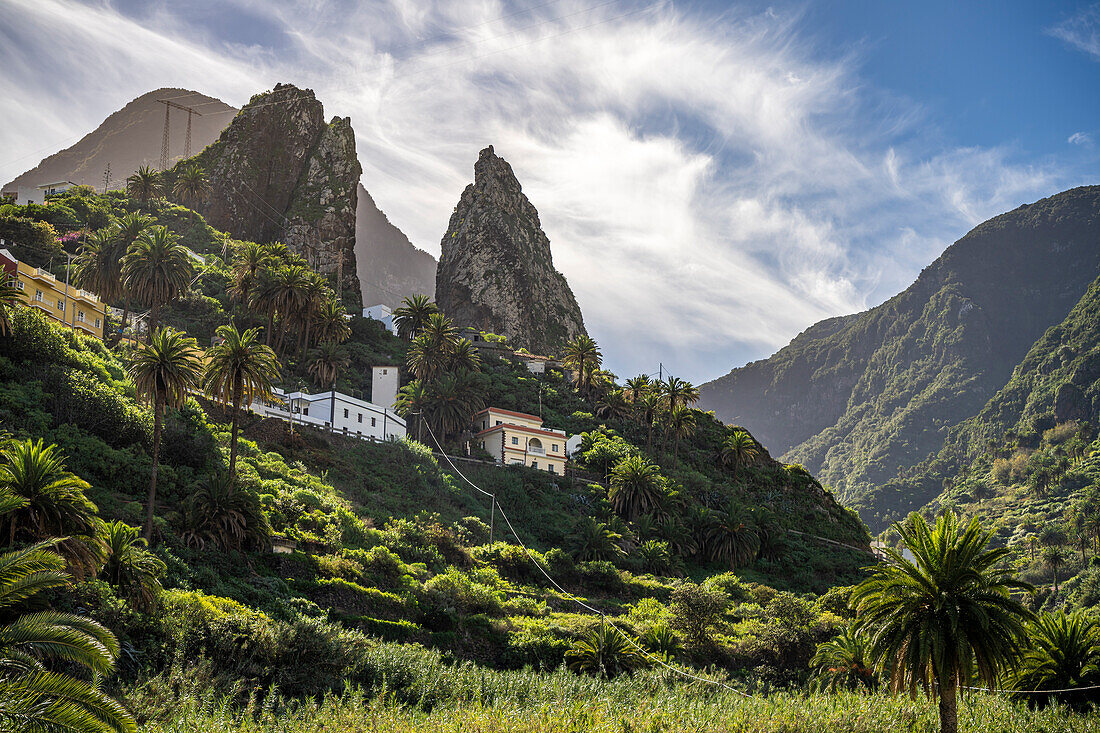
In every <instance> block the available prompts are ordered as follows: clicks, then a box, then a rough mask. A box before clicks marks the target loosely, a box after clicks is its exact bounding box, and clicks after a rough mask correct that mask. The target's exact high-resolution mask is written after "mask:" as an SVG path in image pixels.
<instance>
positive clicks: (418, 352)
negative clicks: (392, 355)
mask: <svg viewBox="0 0 1100 733" xmlns="http://www.w3.org/2000/svg"><path fill="white" fill-rule="evenodd" d="M458 342H459V332H458V328H457V327H456V326H455V325H454V321H452V320H451V319H450V318H447V317H446V316H444V315H443V314H442V313H433V314H431V315H430V316H429V317H428V323H427V325H425V326H424V328H423V329H422V330H421V332H420V334H419V335H418V336H417V337H416V338H415V339H413V343H412V346H411V347H410V348H409V353H408V356H407V361H408V366H409V371H410V372H412V374H413V376H415V377H416V378H417V379H422V380H424V381H428V382H430V381H432V380H433V379H435V378H436V377H437V376H438V375H440V374H442V373H443V372H444V371H446V370H447V368H448V366H449V365H450V362H451V355H452V353H453V352H454V349H455V347H456V346H457V345H458Z"/></svg>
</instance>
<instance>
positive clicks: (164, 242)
mask: <svg viewBox="0 0 1100 733" xmlns="http://www.w3.org/2000/svg"><path fill="white" fill-rule="evenodd" d="M193 269H194V268H193V266H192V264H191V257H190V256H189V255H188V254H187V248H185V247H184V246H183V245H182V244H180V243H179V238H178V237H176V235H175V234H173V233H172V232H170V231H168V229H166V228H165V227H154V228H151V229H147V230H146V231H145V232H143V233H142V234H141V236H140V237H138V238H137V239H136V240H134V243H133V244H132V245H130V250H129V252H127V253H126V257H125V258H124V259H123V260H122V279H123V283H124V284H125V286H126V289H127V290H128V291H129V293H130V295H132V296H133V297H135V298H136V299H137V301H138V302H139V303H141V304H142V305H145V306H147V307H148V308H149V333H150V334H151V333H152V332H153V331H154V330H156V327H157V318H158V314H159V312H160V308H161V306H163V305H165V304H166V303H169V302H171V301H172V300H173V299H175V298H176V297H177V296H179V294H180V293H182V292H184V291H186V290H187V289H188V287H190V283H191V274H192V271H193Z"/></svg>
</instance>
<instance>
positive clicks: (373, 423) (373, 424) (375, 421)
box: [370, 417, 378, 428]
mask: <svg viewBox="0 0 1100 733" xmlns="http://www.w3.org/2000/svg"><path fill="white" fill-rule="evenodd" d="M370 426H371V427H372V428H376V427H378V418H376V417H372V418H371V419H370Z"/></svg>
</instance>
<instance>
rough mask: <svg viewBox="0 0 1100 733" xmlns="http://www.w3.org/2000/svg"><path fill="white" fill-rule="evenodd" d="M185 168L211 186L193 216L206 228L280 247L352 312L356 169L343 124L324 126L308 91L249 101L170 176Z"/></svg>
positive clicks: (347, 125)
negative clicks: (201, 173) (332, 287)
mask: <svg viewBox="0 0 1100 733" xmlns="http://www.w3.org/2000/svg"><path fill="white" fill-rule="evenodd" d="M191 163H196V164H198V165H199V166H200V167H202V168H203V169H204V170H205V171H206V175H207V179H208V180H209V183H210V194H209V195H208V196H207V197H206V199H205V201H203V202H201V203H198V204H196V205H195V208H196V209H197V210H198V211H199V213H201V214H202V215H203V216H204V217H205V218H206V220H207V222H209V223H210V225H211V226H213V227H215V228H217V229H221V230H223V231H226V232H229V233H230V234H231V235H232V236H234V237H237V238H239V239H246V240H250V241H254V242H273V241H281V242H284V243H285V244H286V245H287V247H288V248H289V249H290V250H291V251H293V252H296V253H298V254H300V255H301V256H303V257H305V258H306V260H307V261H308V262H309V263H310V265H311V266H312V267H314V268H315V269H316V270H317V271H318V272H320V273H321V274H322V275H326V276H328V277H329V278H330V279H331V280H332V282H333V283H334V284H335V283H337V281H338V282H339V284H338V287H339V289H340V290H341V291H342V292H343V294H344V301H345V303H347V304H348V305H349V306H351V307H353V308H354V307H355V305H356V304H357V303H358V302H359V300H360V287H359V279H358V277H357V273H356V262H355V208H356V197H357V194H358V184H359V176H360V174H361V173H362V168H361V167H360V165H359V160H358V158H357V157H356V154H355V134H354V132H353V131H352V128H351V120H350V118H340V117H334V118H333V119H332V121H331V122H329V123H327V124H326V123H325V117H324V107H323V106H322V105H321V102H320V101H318V100H317V98H316V97H315V96H314V95H313V92H312V90H309V89H299V88H297V87H295V86H293V85H290V84H277V85H276V86H275V88H274V89H273V90H272V91H270V92H265V93H263V94H257V95H255V96H254V97H252V99H251V100H249V102H248V104H246V105H245V106H244V107H243V108H242V109H241V111H240V112H239V113H238V114H237V116H236V117H235V118H233V121H232V122H231V123H230V124H229V126H228V127H226V128H225V129H224V130H223V131H222V133H221V136H220V137H219V138H218V140H217V141H216V142H215V143H213V144H212V145H210V146H209V147H207V148H206V149H205V150H203V151H202V152H201V153H200V154H199V155H197V156H195V157H194V158H191V159H189V160H187V161H181V162H180V163H179V164H177V166H176V168H175V169H173V172H174V171H175V170H178V169H179V167H180V166H182V165H188V164H191ZM171 177H172V172H170V173H169V179H171Z"/></svg>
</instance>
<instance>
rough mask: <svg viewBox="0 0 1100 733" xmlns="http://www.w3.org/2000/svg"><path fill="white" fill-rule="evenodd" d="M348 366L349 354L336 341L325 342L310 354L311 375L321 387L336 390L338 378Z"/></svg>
mask: <svg viewBox="0 0 1100 733" xmlns="http://www.w3.org/2000/svg"><path fill="white" fill-rule="evenodd" d="M347 365H348V357H347V354H345V353H344V350H343V349H342V348H341V347H340V345H339V344H337V343H336V342H335V341H324V342H322V343H321V344H320V345H319V346H318V347H317V348H316V349H313V350H312V351H310V352H309V367H308V369H309V373H310V374H312V375H313V378H314V379H315V380H317V385H318V386H320V387H329V386H332V387H333V388H334V389H335V386H334V385H335V384H336V377H337V376H338V375H339V373H340V370H342V369H344V368H346V367H347Z"/></svg>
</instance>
